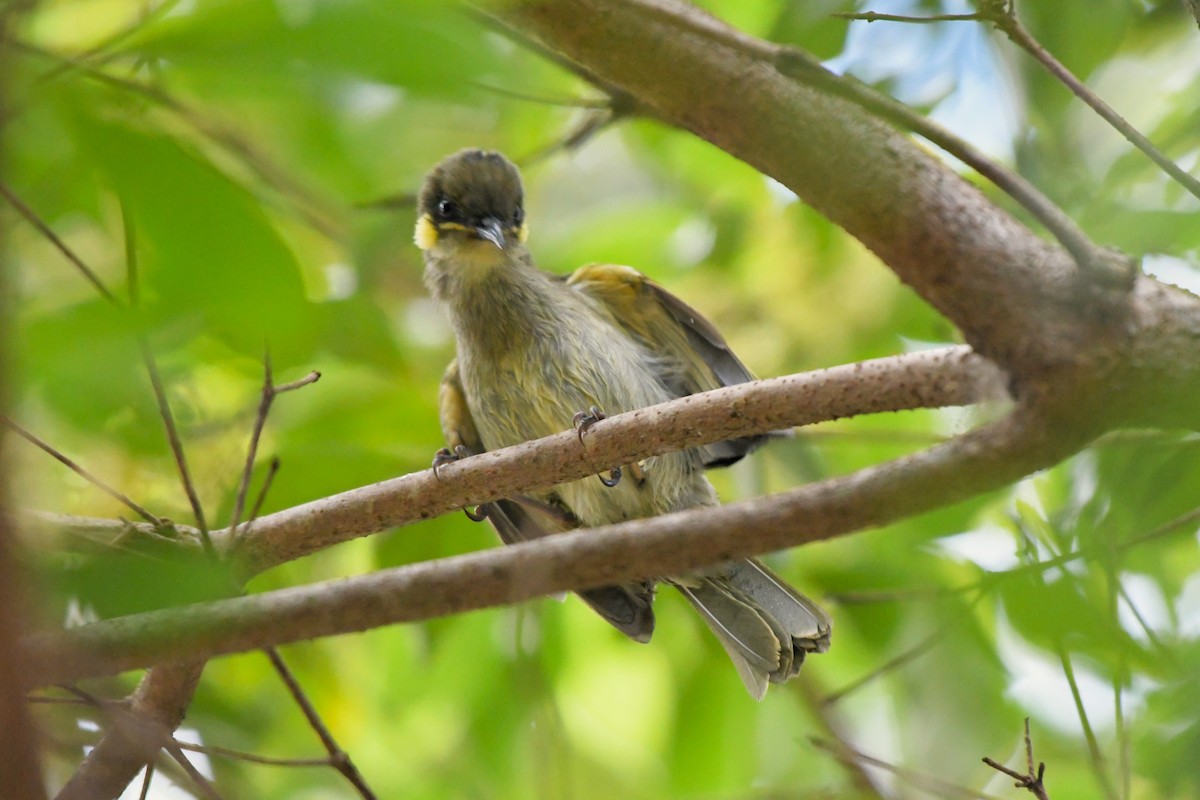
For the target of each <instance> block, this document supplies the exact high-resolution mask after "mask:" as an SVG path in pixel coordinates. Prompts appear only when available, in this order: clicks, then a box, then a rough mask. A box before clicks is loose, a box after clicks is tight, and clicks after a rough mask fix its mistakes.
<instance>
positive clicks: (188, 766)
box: [163, 741, 222, 800]
mask: <svg viewBox="0 0 1200 800" xmlns="http://www.w3.org/2000/svg"><path fill="white" fill-rule="evenodd" d="M163 749H164V750H166V751H167V754H168V755H170V756H171V758H173V759H175V763H177V764H178V765H179V766H180V767H182V768H183V771H184V772H186V773H187V776H188V777H189V778H191V779H192V784H193V785H194V786H195V787H196V788H197V789H199V790H200V794H201V795H203V796H204V797H207V798H208V800H222V798H221V794H220V792H218V791H217V789H216V787H215V786H213V785H212V782H211V781H210V780H209V779H208V778H206V777H204V775H202V774H201V773H200V770H198V769H196V767H195V765H194V764H192V762H191V761H190V760H189V759H188V757H187V756H186V755H184V754H183V751H182V750H180V749H179V746H178V745H176V744H175V743H174V742H173V741H168V742H166V743H164V744H163Z"/></svg>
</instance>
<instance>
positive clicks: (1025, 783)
mask: <svg viewBox="0 0 1200 800" xmlns="http://www.w3.org/2000/svg"><path fill="white" fill-rule="evenodd" d="M983 763H985V764H987V765H988V766H989V767H991V768H992V769H994V770H997V771H999V772H1003V773H1004V774H1005V775H1007V776H1008V777H1010V778H1012V779H1013V780H1015V781H1016V782H1017V788H1018V789H1028V790H1029V793H1030V794H1032V795H1033V796H1034V797H1036V798H1037V800H1050V795H1049V794H1047V793H1046V786H1045V784H1044V783H1043V782H1042V777H1043V776H1044V775H1045V774H1046V764H1045V762H1041V763H1039V764H1038V765H1037V771H1036V772H1035V771H1034V769H1033V739H1032V738H1031V737H1030V736H1029V717H1026V718H1025V763H1026V772H1025V774H1024V775H1022V774H1021V773H1019V772H1017V771H1016V770H1013V769H1009V768H1008V767H1006V766H1004V765H1003V764H1001V763H1000V762H998V761H994V760H993V759H990V758H988V757H987V756H984V757H983Z"/></svg>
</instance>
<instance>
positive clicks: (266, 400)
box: [229, 352, 321, 538]
mask: <svg viewBox="0 0 1200 800" xmlns="http://www.w3.org/2000/svg"><path fill="white" fill-rule="evenodd" d="M320 378H321V373H319V372H317V371H315V370H314V371H313V372H310V373H308V374H307V375H305V376H304V377H303V378H300V379H298V380H294V381H292V382H290V383H285V384H283V385H281V386H276V385H275V382H274V378H273V377H272V374H271V354H270V352H267V353H264V354H263V385H262V395H261V397H260V399H259V402H258V414H257V415H256V416H255V418H254V428H253V430H252V431H251V433H250V444H249V446H248V447H247V448H246V461H245V464H244V465H243V467H242V479H241V481H240V482H239V484H238V492H237V500H236V502H235V503H234V505H233V515H232V517H231V518H230V520H229V533H230V536H231V537H232V538H236V537H237V534H238V525H239V524H240V523H241V521H242V512H243V511H244V510H245V508H246V495H247V494H248V493H249V491H250V477H251V474H252V472H253V470H254V461H255V459H256V458H257V457H258V443H259V440H260V439H261V438H262V432H263V428H264V427H266V424H267V416H268V415H269V414H270V413H271V404H272V403H274V402H275V398H276V397H277V396H279V395H281V394H283V393H284V392H291V391H295V390H296V389H300V388H303V387H305V386H308V385H309V384H312V383H316V382H317V381H318V380H320ZM278 468H279V462H278V460H277V459H276V460H273V461H272V470H271V471H270V472H269V473H268V475H267V482H265V483H264V485H263V490H262V492H260V494H259V496H258V501H257V502H256V503H255V511H256V512H257V509H258V508H259V507H260V506H261V504H262V500H263V498H264V497H265V496H266V492H267V488H269V486H270V481H271V480H272V479H274V477H275V471H276V470H278ZM255 515H257V514H255Z"/></svg>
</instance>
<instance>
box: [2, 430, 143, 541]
mask: <svg viewBox="0 0 1200 800" xmlns="http://www.w3.org/2000/svg"><path fill="white" fill-rule="evenodd" d="M0 422H3V424H4V425H5V426H7V427H8V428H9V430H11V431H13V432H14V433H16V434H17V435H18V436H20V437H21V438H22V439H25V440H26V441H27V442H29V443H31V444H32V445H34V446H35V447H37V448H38V449H40V450H42V451H43V452H45V453H47V454H48V455H50V456H51V457H52V458H54V459H55V460H57V461H58V462H60V463H62V464H64V465H65V466H66V467H67V468H68V469H69V470H71V471H72V472H74V473H75V474H76V475H78V476H79V477H81V478H83V479H84V480H85V481H87V482H88V483H90V484H92V485H93V486H95V487H96V488H97V489H99V490H100V491H102V492H104V493H105V494H107V495H108V496H109V497H111V498H113V499H114V500H116V501H118V502H120V503H123V504H124V505H125V506H127V507H128V508H129V509H130V510H132V511H133V512H134V513H135V514H137V515H138V516H139V517H141V518H142V519H144V520H146V521H147V522H149V523H150V524H151V525H154V526H156V527H157V526H161V525H162V524H163V520H161V519H159V518H158V517H156V516H155V515H154V514H151V513H150V512H149V511H147V510H146V509H144V508H142V507H141V506H140V505H138V504H137V503H135V502H134V501H133V500H132V499H130V498H129V497H128V496H127V495H125V494H123V493H122V492H119V491H117V490H116V489H114V488H113V487H111V486H109V485H108V484H107V483H105V482H104V481H103V480H101V479H100V478H98V477H96V475H94V474H93V473H91V472H90V471H88V470H87V469H85V468H84V467H82V466H81V465H80V464H79V463H78V462H76V461H74V460H72V459H71V458H68V457H67V456H66V455H64V454H63V453H62V452H61V451H59V450H57V449H56V448H54V447H53V446H52V445H50V444H49V443H48V442H46V441H44V440H42V439H41V438H39V437H38V436H37V435H35V434H33V433H31V432H30V431H28V430H27V429H25V428H23V427H21V426H20V425H18V424H17V423H16V422H14V421H13V420H12V419H10V418H9V417H7V416H0Z"/></svg>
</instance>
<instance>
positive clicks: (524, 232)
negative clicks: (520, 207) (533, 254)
mask: <svg viewBox="0 0 1200 800" xmlns="http://www.w3.org/2000/svg"><path fill="white" fill-rule="evenodd" d="M528 238H529V224H528V223H526V222H522V223H521V230H519V231H517V241H518V242H520V243H521V244H525V240H526V239H528Z"/></svg>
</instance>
